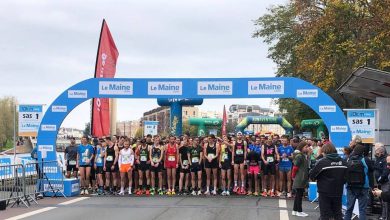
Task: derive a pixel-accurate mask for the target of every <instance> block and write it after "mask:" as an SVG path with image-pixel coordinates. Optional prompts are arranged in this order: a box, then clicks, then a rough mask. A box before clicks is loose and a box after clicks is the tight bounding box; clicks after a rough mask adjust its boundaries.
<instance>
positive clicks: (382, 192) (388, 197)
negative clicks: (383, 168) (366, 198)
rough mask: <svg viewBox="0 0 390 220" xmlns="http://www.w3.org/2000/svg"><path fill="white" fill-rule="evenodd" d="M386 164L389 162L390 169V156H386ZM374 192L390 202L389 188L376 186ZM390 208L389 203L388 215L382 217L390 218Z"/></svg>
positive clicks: (388, 167) (389, 167)
mask: <svg viewBox="0 0 390 220" xmlns="http://www.w3.org/2000/svg"><path fill="white" fill-rule="evenodd" d="M386 164H387V170H388V171H389V169H390V156H387V157H386ZM372 194H373V195H374V196H377V197H381V199H382V201H384V202H386V203H388V202H390V190H389V189H387V190H383V189H381V190H380V189H377V188H376V189H374V190H373V191H372ZM383 209H384V207H382V211H383ZM389 209H390V206H389V205H387V210H386V214H387V215H386V216H385V217H383V216H381V217H380V219H390V210H389Z"/></svg>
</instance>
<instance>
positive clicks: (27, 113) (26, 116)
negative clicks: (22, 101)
mask: <svg viewBox="0 0 390 220" xmlns="http://www.w3.org/2000/svg"><path fill="white" fill-rule="evenodd" d="M42 116H43V106H42V105H19V131H18V136H33V137H36V136H37V133H38V129H39V125H40V124H41V120H42Z"/></svg>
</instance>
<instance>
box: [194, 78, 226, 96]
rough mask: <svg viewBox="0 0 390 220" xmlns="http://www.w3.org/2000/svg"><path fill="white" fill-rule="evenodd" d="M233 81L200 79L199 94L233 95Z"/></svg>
mask: <svg viewBox="0 0 390 220" xmlns="http://www.w3.org/2000/svg"><path fill="white" fill-rule="evenodd" d="M232 94H233V82H232V81H200V82H198V95H232Z"/></svg>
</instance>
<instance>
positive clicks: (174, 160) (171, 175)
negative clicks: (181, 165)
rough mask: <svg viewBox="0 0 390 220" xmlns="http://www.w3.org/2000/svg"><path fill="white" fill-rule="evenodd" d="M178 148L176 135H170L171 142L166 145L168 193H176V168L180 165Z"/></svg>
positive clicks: (165, 163)
mask: <svg viewBox="0 0 390 220" xmlns="http://www.w3.org/2000/svg"><path fill="white" fill-rule="evenodd" d="M178 157H179V156H178V150H177V144H176V141H175V136H169V143H168V144H167V145H166V146H165V161H164V166H165V168H166V169H167V180H168V192H167V195H175V194H176V193H175V184H176V169H177V167H178Z"/></svg>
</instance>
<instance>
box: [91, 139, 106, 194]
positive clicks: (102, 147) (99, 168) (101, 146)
mask: <svg viewBox="0 0 390 220" xmlns="http://www.w3.org/2000/svg"><path fill="white" fill-rule="evenodd" d="M106 147H107V143H106V142H105V141H104V140H103V139H100V140H99V143H98V145H97V148H96V154H95V158H96V159H95V165H94V167H95V170H96V174H97V180H98V195H102V194H103V193H104V189H103V186H104V182H103V173H104V171H103V164H104V163H103V160H104V154H105V151H106Z"/></svg>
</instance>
